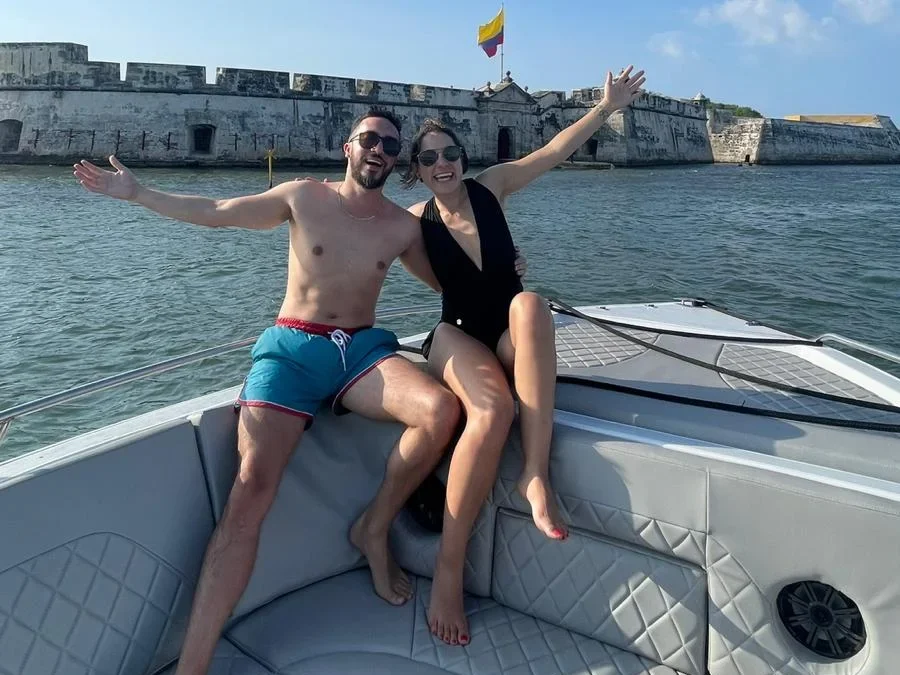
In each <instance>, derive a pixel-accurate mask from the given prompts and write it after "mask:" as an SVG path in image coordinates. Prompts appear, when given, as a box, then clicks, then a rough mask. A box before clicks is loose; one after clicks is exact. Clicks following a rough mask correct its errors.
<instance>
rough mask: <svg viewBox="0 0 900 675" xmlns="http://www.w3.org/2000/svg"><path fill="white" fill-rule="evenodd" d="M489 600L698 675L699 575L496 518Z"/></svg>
mask: <svg viewBox="0 0 900 675" xmlns="http://www.w3.org/2000/svg"><path fill="white" fill-rule="evenodd" d="M493 578H494V581H493V594H494V598H495V599H497V600H498V601H499V602H500V603H502V604H504V605H506V606H508V607H512V608H514V609H517V610H520V611H522V612H525V613H526V614H531V615H533V616H536V617H538V618H541V619H545V620H547V621H550V622H552V623H554V624H556V625H559V626H563V627H565V628H569V629H571V630H573V631H577V632H578V633H581V634H583V635H589V636H590V637H593V638H595V639H596V640H599V641H601V642H604V643H606V644H608V645H612V646H615V647H619V648H621V649H625V650H628V651H631V652H634V653H636V654H639V655H641V656H645V657H647V658H649V659H652V660H653V661H656V662H658V663H663V664H665V665H668V666H672V667H673V668H677V669H678V670H680V671H682V672H685V673H690V674H691V675H703V673H704V665H703V664H704V660H705V656H704V654H705V649H706V607H705V604H706V577H705V575H704V574H703V572H702V570H699V569H697V568H694V567H691V566H689V565H686V564H682V563H679V562H676V561H673V560H668V559H665V558H663V557H661V556H658V555H655V554H653V553H650V552H649V551H640V550H637V549H633V548H630V547H629V548H626V547H624V546H620V545H618V544H615V543H612V542H610V541H608V540H604V539H600V538H597V537H593V536H591V535H588V534H586V533H582V532H579V531H572V533H571V535H570V536H569V538H568V539H567V540H566V541H563V542H559V541H553V540H550V539H548V538H547V537H546V536H544V535H543V534H541V533H540V532H539V531H538V529H537V528H536V527H534V524H533V523H532V521H531V519H530V518H526V517H522V516H519V515H517V514H511V513H508V512H501V513H500V514H499V516H498V521H497V535H496V543H495V556H494V577H493Z"/></svg>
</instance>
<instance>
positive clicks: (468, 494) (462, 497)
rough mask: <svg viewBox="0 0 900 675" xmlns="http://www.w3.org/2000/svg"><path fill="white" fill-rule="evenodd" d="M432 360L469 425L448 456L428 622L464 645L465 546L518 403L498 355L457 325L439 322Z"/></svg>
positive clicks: (441, 634) (448, 640)
mask: <svg viewBox="0 0 900 675" xmlns="http://www.w3.org/2000/svg"><path fill="white" fill-rule="evenodd" d="M428 366H429V369H430V371H431V372H432V373H433V374H435V375H436V376H437V377H440V378H442V379H443V381H444V382H446V383H447V386H449V387H450V390H451V391H452V392H453V393H454V394H456V395H457V396H458V397H459V399H460V401H461V403H462V406H463V409H464V410H465V413H466V426H465V429H464V430H463V432H462V435H461V436H460V438H459V441H458V442H457V444H456V447H455V448H454V450H453V459H451V460H450V475H449V476H448V479H447V502H446V505H445V507H444V529H443V532H442V533H441V545H440V549H439V551H438V556H437V560H436V561H435V566H434V583H433V584H432V586H431V602H430V603H429V606H428V626H429V627H430V628H431V632H432V633H433V634H434V635H436V636H438V637H439V638H440V639H441V640H443V641H444V642H446V643H448V644H451V645H456V644H462V645H465V644H468V643H469V624H468V621H467V620H466V615H465V611H464V607H463V570H464V569H465V562H466V549H467V548H468V545H469V538H470V537H471V535H472V526H473V525H474V523H475V518H477V517H478V512H479V511H480V510H481V507H482V504H484V500H485V499H486V498H487V496H488V493H489V492H490V491H491V486H493V484H494V480H495V479H496V477H497V467H498V466H499V464H500V455H501V453H502V452H503V444H504V443H505V442H506V438H507V437H508V435H509V427H510V425H511V424H512V421H513V417H514V415H515V406H514V404H513V399H512V393H511V392H510V390H509V385H508V384H507V381H506V374H505V373H504V372H503V367H502V366H501V365H500V364H499V363H498V362H497V357H496V356H494V354H493V353H492V352H491V351H490V350H489V349H488V348H487V347H485V346H484V345H483V344H481V343H480V342H478V341H477V340H475V339H474V338H472V337H470V336H468V335H466V334H465V333H463V332H462V331H461V330H459V329H458V328H456V327H455V326H450V325H447V324H442V325H440V326H439V327H438V329H437V331H436V332H435V335H434V341H433V342H432V347H431V353H430V354H429V355H428Z"/></svg>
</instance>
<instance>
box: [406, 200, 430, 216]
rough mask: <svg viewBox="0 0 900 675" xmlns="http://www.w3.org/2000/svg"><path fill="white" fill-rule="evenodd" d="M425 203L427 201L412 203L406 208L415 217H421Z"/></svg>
mask: <svg viewBox="0 0 900 675" xmlns="http://www.w3.org/2000/svg"><path fill="white" fill-rule="evenodd" d="M427 204H428V202H427V201H424V202H419V203H418V204H413V205H412V206H410V207H409V208H408V209H406V210H407V211H409V212H410V213H411V214H413V215H414V216H415V217H416V218H421V217H422V214H423V213H425V206H426V205H427Z"/></svg>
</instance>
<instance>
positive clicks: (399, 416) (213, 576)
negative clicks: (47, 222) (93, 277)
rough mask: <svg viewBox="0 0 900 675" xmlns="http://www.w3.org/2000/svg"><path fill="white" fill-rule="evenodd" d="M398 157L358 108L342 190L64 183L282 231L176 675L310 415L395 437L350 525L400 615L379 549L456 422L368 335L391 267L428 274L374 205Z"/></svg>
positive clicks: (216, 616) (172, 212) (97, 177)
mask: <svg viewBox="0 0 900 675" xmlns="http://www.w3.org/2000/svg"><path fill="white" fill-rule="evenodd" d="M399 152H400V124H399V123H398V122H397V120H396V119H395V118H394V117H393V116H392V115H391V114H390V113H387V112H384V111H378V110H374V109H373V110H369V111H368V112H367V113H366V114H365V115H363V116H362V117H360V118H359V119H358V120H357V121H356V122H355V123H354V125H353V129H352V130H351V132H350V136H349V139H348V141H347V142H346V143H345V144H344V154H345V156H346V157H347V159H348V163H347V172H346V176H345V179H344V181H343V182H341V183H327V184H326V183H319V182H316V181H291V182H287V183H283V184H281V185H278V186H277V187H274V188H272V189H270V190H268V191H267V192H264V193H261V194H257V195H252V196H247V197H237V198H234V199H219V200H216V199H206V198H203V197H194V196H184V195H173V194H166V193H162V192H158V191H156V190H151V189H149V188H146V187H144V186H142V185H141V184H140V183H138V181H137V180H136V178H135V177H134V175H133V174H132V173H131V172H130V171H129V170H128V169H127V168H125V167H124V166H123V165H122V164H121V163H120V162H119V161H118V160H117V159H116V158H115V157H110V158H109V161H110V164H112V166H113V167H114V168H115V169H116V171H106V170H102V169H100V168H98V167H96V166H94V165H93V164H91V163H90V162H87V161H82V162H80V163H79V164H76V165H75V176H76V178H78V180H79V182H80V183H81V184H82V185H83V186H84V187H85V188H86V189H88V190H90V191H91V192H98V193H101V194H105V195H108V196H110V197H114V198H117V199H122V200H126V201H130V202H134V203H136V204H140V205H141V206H144V207H146V208H148V209H151V210H153V211H156V212H157V213H160V214H162V215H164V216H167V217H169V218H174V219H177V220H182V221H184V222H188V223H194V224H197V225H205V226H207V227H244V228H250V229H256V230H262V229H271V228H274V227H277V226H279V225H280V224H282V223H284V222H288V223H289V224H290V255H289V261H288V280H287V291H286V293H285V297H284V302H283V303H282V305H281V310H280V312H279V315H278V319H277V321H276V324H275V325H274V326H271V327H269V328H267V329H266V330H265V331H264V332H263V333H262V335H261V336H260V338H259V340H258V341H257V343H256V345H255V346H254V348H253V352H252V356H253V365H252V367H251V368H250V372H249V374H248V375H247V379H246V381H245V383H244V387H243V389H242V391H241V395H240V397H239V400H238V403H239V404H240V406H241V410H240V418H239V422H238V453H239V454H240V467H239V470H238V475H237V478H236V480H235V482H234V485H233V487H232V490H231V494H230V495H229V498H228V503H227V504H226V506H225V511H224V513H223V515H222V519H221V521H220V523H219V525H218V527H217V528H216V531H215V532H214V533H213V536H212V539H211V541H210V543H209V546H208V548H207V551H206V556H205V558H204V561H203V568H202V571H201V573H200V580H199V583H198V586H197V592H196V595H195V597H194V604H193V608H192V611H191V618H190V623H189V625H188V629H187V635H186V637H185V642H184V646H183V649H182V655H181V659H180V661H179V663H178V670H177V675H189V674H190V675H203V674H204V673H206V671H207V670H208V668H209V664H210V661H211V659H212V655H213V652H214V650H215V646H216V643H217V642H218V639H219V637H220V634H221V632H222V629H223V627H224V625H225V622H226V621H227V619H228V617H229V616H230V614H231V612H232V611H233V609H234V607H235V605H236V604H237V602H238V600H239V599H240V597H241V595H242V594H243V592H244V589H245V588H246V587H247V584H248V582H249V579H250V575H251V572H252V570H253V565H254V562H255V559H256V553H257V548H258V544H259V534H260V528H261V526H262V523H263V519H264V518H265V516H266V514H267V512H268V511H269V508H270V506H271V505H272V502H273V501H274V499H275V494H276V491H277V489H278V485H279V483H280V481H281V476H282V474H283V472H284V468H285V466H286V465H287V462H288V459H289V458H290V455H291V453H292V452H293V450H294V448H296V447H297V444H298V442H299V441H300V439H301V437H302V436H303V432H304V430H305V429H307V428H308V427H309V425H310V424H312V420H313V416H314V415H315V413H316V411H317V409H318V408H319V405H320V404H321V403H322V402H324V401H328V400H330V399H332V397H333V405H334V406H335V407H336V409H337V410H338V411H339V412H343V411H344V410H350V411H353V412H356V413H358V414H360V415H364V416H366V417H370V418H373V419H379V420H397V421H399V422H401V423H403V424H405V425H406V426H407V428H406V430H405V431H404V433H403V435H402V436H401V437H400V439H399V441H398V443H397V445H396V446H395V447H394V448H393V450H392V452H391V455H390V457H389V458H388V461H387V467H386V471H385V478H384V482H383V483H382V485H381V487H380V488H379V490H378V493H377V494H376V495H375V498H374V499H373V500H372V502H371V503H370V504H369V506H368V508H367V509H366V510H365V512H364V513H363V514H362V515H361V516H360V517H359V519H358V520H357V521H356V522H355V523H354V524H353V527H352V528H351V530H350V539H351V541H352V542H353V544H354V545H355V546H356V547H357V548H358V549H359V550H360V551H361V552H362V553H363V555H365V556H366V558H367V559H368V562H369V567H370V568H371V572H372V580H373V583H374V586H375V591H376V593H378V595H380V596H381V597H382V598H384V599H385V600H387V601H388V602H390V603H392V604H395V605H400V604H403V603H404V602H406V601H407V600H408V599H409V598H410V597H411V596H412V586H411V584H410V582H409V579H408V578H407V577H406V575H405V574H404V573H403V571H402V570H401V569H400V568H399V567H398V566H397V564H396V562H395V561H394V560H393V558H392V556H391V554H390V551H389V549H388V530H389V528H390V524H391V522H392V520H393V519H394V517H395V515H396V514H397V512H398V511H399V510H400V508H401V507H402V506H403V504H404V503H405V502H406V500H407V498H408V497H409V496H410V494H412V492H413V490H414V489H415V488H416V486H417V485H419V484H420V483H421V482H422V481H423V480H424V479H425V477H426V476H427V475H428V474H429V473H430V472H431V471H432V470H433V469H434V467H435V466H436V465H437V463H438V462H439V461H440V458H441V456H442V454H443V452H444V450H445V449H446V447H447V446H448V445H449V442H450V439H451V435H452V433H453V431H454V429H455V427H456V423H457V421H458V419H459V414H460V411H459V403H458V401H457V399H456V397H455V396H453V394H451V393H450V392H449V391H448V390H447V389H445V388H444V387H442V386H441V385H439V384H438V383H437V382H436V381H435V380H433V379H431V378H430V377H429V376H427V375H425V374H424V373H423V372H421V371H420V370H419V369H418V368H417V367H416V366H415V365H413V364H412V363H411V362H409V361H408V360H406V359H404V358H402V357H401V358H391V357H392V356H396V354H395V350H396V349H397V347H398V346H399V345H398V343H397V339H396V336H395V335H394V334H393V333H390V332H388V331H386V330H382V329H380V328H372V327H371V326H372V325H373V323H374V321H375V303H376V301H377V299H378V295H379V293H380V291H381V287H382V284H383V282H384V278H385V276H386V274H387V271H388V269H389V268H390V266H391V263H392V262H393V261H394V260H395V259H396V258H398V257H399V258H400V259H401V261H402V262H403V264H404V265H405V266H406V267H407V268H408V269H410V271H412V272H413V273H416V274H417V276H423V275H425V277H426V278H427V275H429V274H430V266H429V265H428V261H427V257H426V256H425V252H424V248H422V246H421V237H420V236H419V222H418V220H416V219H415V218H414V217H413V216H412V215H410V213H409V212H408V211H406V210H405V209H402V208H400V207H399V206H397V205H396V204H394V203H392V202H391V201H389V200H388V199H386V198H385V197H384V195H383V194H382V186H383V185H384V182H385V180H386V179H387V177H388V175H389V174H390V173H391V171H392V170H393V168H394V164H395V163H396V158H397V155H398V154H399Z"/></svg>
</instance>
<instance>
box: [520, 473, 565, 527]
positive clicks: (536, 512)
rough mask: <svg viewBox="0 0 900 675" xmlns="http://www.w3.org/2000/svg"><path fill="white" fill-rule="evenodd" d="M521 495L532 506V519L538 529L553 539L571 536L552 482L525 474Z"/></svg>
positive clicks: (521, 485)
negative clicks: (552, 488) (557, 501)
mask: <svg viewBox="0 0 900 675" xmlns="http://www.w3.org/2000/svg"><path fill="white" fill-rule="evenodd" d="M519 494H520V495H522V497H524V498H525V499H527V500H528V503H529V504H531V517H532V518H533V519H534V524H535V525H537V528H538V529H539V530H540V531H541V532H543V533H544V534H545V535H547V536H548V537H550V538H551V539H565V538H566V537H568V536H569V530H568V528H567V527H566V524H565V522H564V521H563V519H562V516H561V515H560V513H559V506H557V504H556V496H555V495H554V494H553V490H551V489H550V480H549V479H548V478H547V477H546V476H541V475H538V474H527V475H526V474H523V475H522V477H521V478H520V479H519Z"/></svg>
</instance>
